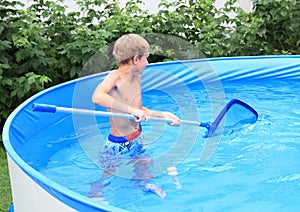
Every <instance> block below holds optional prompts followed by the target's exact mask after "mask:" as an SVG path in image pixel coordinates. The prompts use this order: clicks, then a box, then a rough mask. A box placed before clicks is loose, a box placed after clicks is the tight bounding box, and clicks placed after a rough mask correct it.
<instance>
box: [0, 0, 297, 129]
mask: <svg viewBox="0 0 300 212" xmlns="http://www.w3.org/2000/svg"><path fill="white" fill-rule="evenodd" d="M76 3H77V4H78V6H79V7H80V12H66V9H67V6H66V5H64V3H63V0H57V1H50V0H49V1H48V0H34V4H33V5H31V6H30V7H29V8H27V9H16V8H18V7H19V8H23V6H24V5H22V3H20V2H18V1H6V0H2V1H1V2H0V17H1V19H0V80H1V81H0V93H1V100H0V122H1V128H2V126H3V123H4V121H5V120H6V118H7V117H8V115H9V114H10V113H11V112H12V110H13V109H14V108H16V107H17V106H18V105H19V104H20V103H21V102H23V101H24V100H25V99H26V98H28V97H30V96H31V95H33V94H34V93H36V92H38V91H40V90H42V89H45V88H47V87H49V86H52V85H55V84H58V83H61V82H64V81H68V80H70V79H74V78H77V77H79V76H80V74H81V71H82V69H83V67H84V66H85V64H86V62H87V61H88V60H89V59H90V58H91V57H92V56H93V55H94V54H95V53H96V52H101V51H102V50H103V48H104V47H105V46H107V45H109V44H110V43H112V42H113V41H115V40H116V39H117V38H118V37H120V36H121V35H122V34H125V33H138V34H145V33H160V34H165V35H172V36H175V37H177V38H181V39H184V40H185V41H186V42H189V43H190V44H191V45H193V46H194V47H195V48H196V49H197V50H198V51H199V52H203V53H204V55H205V56H206V57H220V56H240V55H267V54H300V49H299V46H300V40H299V39H300V38H299V37H300V36H299V28H300V26H299V23H300V19H299V14H300V11H299V7H300V6H299V4H297V0H253V3H254V9H253V12H251V13H245V12H244V11H243V10H242V9H241V8H238V7H236V6H234V5H235V3H236V0H229V1H227V3H226V5H225V7H223V8H221V9H217V8H215V7H214V6H213V1H212V0H189V1H186V0H177V1H175V2H172V3H168V2H167V1H166V0H161V3H160V4H159V12H158V13H157V14H151V13H149V11H147V10H142V9H140V7H139V6H138V5H139V4H141V3H142V1H141V0H133V1H130V2H129V3H127V5H126V8H125V9H121V8H120V6H119V4H118V1H117V0H110V1H105V0H77V1H76ZM187 4H188V5H187ZM97 8H98V9H97ZM99 8H100V9H99ZM230 12H234V13H235V14H236V16H235V17H234V18H230V17H229V16H228V15H227V14H229V13H230ZM170 46H172V45H170ZM173 46H175V48H173V49H172V48H171V47H170V49H162V48H160V47H161V46H160V44H158V45H156V46H153V51H152V53H153V54H152V56H151V57H150V62H157V61H162V60H166V59H172V58H173V57H172V56H174V55H176V54H175V53H174V52H176V51H178V49H179V48H177V47H176V45H173ZM159 51H164V54H163V55H167V57H166V56H159V55H158V56H157V55H156V54H155V53H158V52H159ZM182 52H184V51H182ZM183 54H184V53H183ZM160 55H162V54H160ZM196 55H197V54H196ZM189 57H195V55H186V58H189ZM173 59H174V58H173ZM108 60H112V58H108Z"/></svg>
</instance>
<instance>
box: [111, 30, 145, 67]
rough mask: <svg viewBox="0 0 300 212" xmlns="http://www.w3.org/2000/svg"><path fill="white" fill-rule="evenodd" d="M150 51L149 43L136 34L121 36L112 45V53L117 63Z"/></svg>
mask: <svg viewBox="0 0 300 212" xmlns="http://www.w3.org/2000/svg"><path fill="white" fill-rule="evenodd" d="M149 51H150V45H149V43H148V42H147V41H146V40H145V39H144V38H143V37H141V36H139V35H137V34H126V35H123V36H121V37H120V38H119V39H118V40H117V41H116V43H115V45H114V50H113V55H114V57H115V59H116V61H117V63H118V64H120V63H124V61H126V60H128V59H130V58H132V57H133V56H135V55H138V56H142V55H144V54H148V53H149Z"/></svg>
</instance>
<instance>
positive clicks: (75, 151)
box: [28, 80, 300, 211]
mask: <svg viewBox="0 0 300 212" xmlns="http://www.w3.org/2000/svg"><path fill="white" fill-rule="evenodd" d="M223 87H224V92H225V96H226V99H227V100H228V101H229V100H231V99H239V100H242V101H244V102H246V103H247V104H249V105H251V106H252V107H253V108H254V109H255V110H256V111H257V112H258V114H259V119H258V121H257V122H256V123H255V124H254V125H250V126H245V127H243V128H239V129H233V130H231V129H227V130H226V131H225V132H224V135H223V137H222V139H221V141H220V143H219V144H218V146H217V149H216V151H215V152H214V154H213V155H212V157H211V158H210V159H209V160H208V161H207V162H206V163H204V164H201V163H200V162H199V157H200V154H201V151H202V149H203V147H204V146H205V143H206V141H207V139H206V138H203V137H202V136H201V135H202V134H203V133H204V132H205V129H203V128H198V127H194V126H181V127H171V126H167V125H166V124H165V123H159V122H151V123H143V130H144V135H145V140H146V142H147V143H148V149H147V153H148V154H150V155H151V156H152V157H153V158H154V164H155V163H156V162H157V163H158V164H159V165H160V164H162V165H161V166H163V168H161V167H160V166H158V168H157V169H158V170H159V171H158V172H155V170H154V173H155V176H156V178H155V179H154V180H153V182H155V183H156V184H158V185H160V186H161V187H162V188H163V189H164V190H165V191H166V193H167V197H166V199H164V200H162V199H160V198H159V197H158V196H156V195H154V194H153V193H149V192H143V191H142V189H140V188H137V187H134V181H132V180H130V179H127V178H124V177H120V176H114V177H110V178H108V179H106V182H108V181H110V182H111V183H110V185H108V186H107V187H106V188H104V189H103V193H102V197H104V198H105V199H106V201H108V202H109V203H110V205H112V206H115V207H119V208H123V209H126V210H129V211H155V210H160V211H161V210H163V211H171V210H173V211H239V210H240V211H262V210H267V211H299V210H300V203H299V199H300V157H299V153H300V152H299V151H300V108H299V103H300V96H299V94H298V92H299V88H300V82H298V81H291V80H290V81H287V80H285V81H281V80H262V81H255V82H254V81H243V82H223ZM190 90H191V92H192V94H193V96H194V99H193V100H192V102H193V103H194V102H195V103H196V104H197V108H198V111H197V112H195V111H194V110H192V107H193V104H192V103H191V100H189V99H187V98H189V96H186V95H184V94H180V93H178V90H173V91H168V94H166V93H162V92H159V91H148V92H146V93H144V94H143V100H144V104H145V105H146V106H147V107H149V108H152V109H157V110H167V111H171V112H174V113H175V114H177V115H178V116H179V117H182V116H183V115H184V117H188V118H191V117H193V118H194V119H195V118H197V117H200V118H201V120H204V121H211V113H210V110H211V108H210V107H211V106H210V100H209V98H208V96H207V94H206V91H205V89H203V87H201V86H191V87H190ZM168 97H172V98H168ZM178 102H180V105H179V103H178ZM183 107H186V108H185V109H183ZM183 112H184V113H185V114H183ZM187 113H188V114H187ZM196 121H197V120H196ZM62 122H63V121H62ZM60 124H63V123H57V125H56V126H55V127H58V128H59V126H60ZM99 128H101V130H100V133H101V134H102V135H103V138H105V137H106V135H107V134H108V126H105V127H103V125H102V124H100V123H99ZM91 129H92V128H90V127H89V126H88V125H87V126H85V127H84V128H82V129H81V132H82V135H80V134H79V135H78V134H76V135H75V134H74V133H73V134H72V133H71V134H69V135H64V137H63V138H61V139H63V140H64V142H66V143H67V144H65V145H64V146H63V148H61V149H60V150H59V151H57V152H56V153H55V154H54V155H50V156H49V159H48V161H47V163H45V164H44V165H42V166H41V163H38V162H37V161H31V162H30V161H28V163H29V164H30V165H31V166H33V167H35V168H36V169H38V170H39V171H40V172H41V173H42V174H44V175H45V176H46V177H48V178H50V179H51V180H53V181H55V182H57V183H58V184H61V185H63V186H65V187H66V188H68V189H70V190H72V191H75V192H77V193H80V194H82V195H86V193H87V192H88V191H89V189H90V183H91V182H94V181H95V180H97V179H98V178H99V177H100V176H101V175H102V172H103V170H102V169H101V168H99V167H98V164H97V163H95V162H93V161H92V160H90V158H89V155H88V154H87V149H86V148H91V149H92V148H93V147H95V146H97V145H98V143H99V142H104V139H102V140H99V139H98V136H96V135H95V134H96V133H99V131H97V132H95V131H94V130H91ZM78 136H80V137H81V139H80V141H82V140H86V141H88V147H84V149H83V147H82V145H81V142H80V141H79V140H78ZM41 137H43V136H41V135H38V134H37V135H35V136H34V137H32V138H31V141H29V142H32V143H34V142H37V140H36V139H38V138H41ZM178 138H179V139H178ZM50 143H51V142H50ZM174 143H179V146H180V145H183V146H187V148H186V149H184V150H182V152H180V149H179V148H178V149H177V151H176V152H172V151H170V149H171V148H172V147H174ZM48 148H50V149H51V145H49V146H48ZM163 160H164V161H166V160H168V161H167V162H166V164H163V162H162V161H163ZM167 165H176V167H177V170H178V173H179V175H178V176H177V177H178V179H179V181H180V183H181V187H182V188H181V189H177V188H176V186H175V185H174V182H173V180H172V179H171V178H170V176H168V174H167V173H166V171H165V172H163V171H161V170H164V169H165V168H166V167H164V166H167ZM160 168H161V169H160Z"/></svg>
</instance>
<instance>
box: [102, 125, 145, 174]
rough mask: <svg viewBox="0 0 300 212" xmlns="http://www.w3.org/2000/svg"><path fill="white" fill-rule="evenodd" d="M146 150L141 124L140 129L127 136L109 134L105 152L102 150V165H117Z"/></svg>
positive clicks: (107, 166)
mask: <svg viewBox="0 0 300 212" xmlns="http://www.w3.org/2000/svg"><path fill="white" fill-rule="evenodd" d="M145 150H146V144H145V142H144V136H143V134H142V128H141V126H140V127H139V129H138V130H137V131H136V132H134V133H132V134H130V135H127V136H113V135H111V134H110V135H109V136H108V138H107V141H106V143H105V145H104V150H103V152H100V154H99V155H100V162H99V163H100V167H102V168H110V167H117V166H119V165H121V164H122V163H123V162H124V163H127V162H128V159H133V158H134V157H136V156H138V155H140V154H142V153H143V152H145Z"/></svg>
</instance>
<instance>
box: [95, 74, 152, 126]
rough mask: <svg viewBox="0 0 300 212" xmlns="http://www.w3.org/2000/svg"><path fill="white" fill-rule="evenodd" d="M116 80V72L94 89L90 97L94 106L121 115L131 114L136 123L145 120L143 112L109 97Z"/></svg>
mask: <svg viewBox="0 0 300 212" xmlns="http://www.w3.org/2000/svg"><path fill="white" fill-rule="evenodd" d="M117 79H118V75H117V73H116V72H111V73H110V74H109V75H107V76H106V77H105V78H104V80H103V81H102V83H101V84H99V85H98V86H97V88H96V89H95V91H94V93H93V96H92V101H93V102H94V103H95V104H97V105H100V106H102V107H105V108H107V109H114V110H118V111H120V112H123V113H129V114H132V115H134V116H136V117H137V121H143V120H145V119H147V117H146V114H145V112H144V111H143V110H138V109H136V108H133V107H131V106H130V105H127V104H124V103H122V102H120V101H117V100H115V99H114V98H112V97H111V96H110V95H109V92H110V91H111V89H112V88H113V87H114V86H116V82H117Z"/></svg>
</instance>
